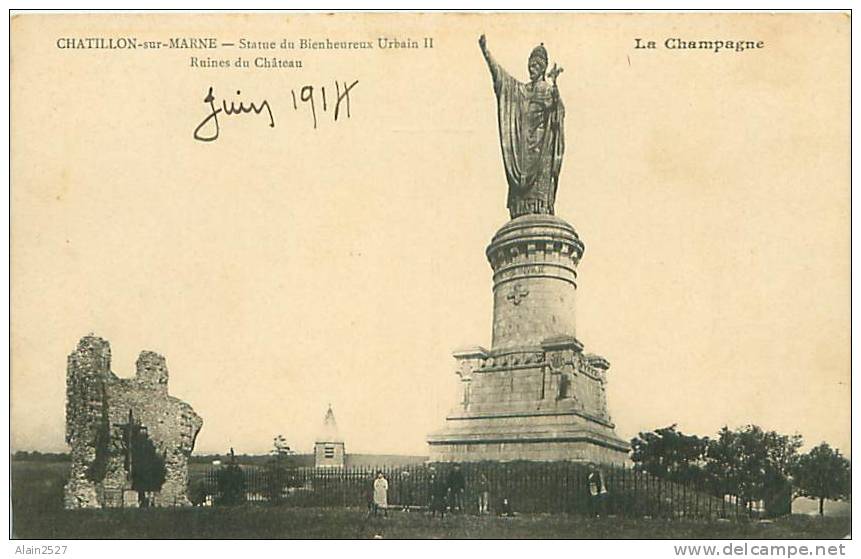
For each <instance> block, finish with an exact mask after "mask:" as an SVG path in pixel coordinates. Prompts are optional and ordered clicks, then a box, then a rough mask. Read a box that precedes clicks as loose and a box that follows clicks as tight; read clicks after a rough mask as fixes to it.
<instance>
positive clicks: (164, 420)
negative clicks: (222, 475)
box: [64, 334, 203, 509]
mask: <svg viewBox="0 0 861 559" xmlns="http://www.w3.org/2000/svg"><path fill="white" fill-rule="evenodd" d="M167 382H168V371H167V365H166V363H165V359H164V357H162V356H161V355H159V354H157V353H153V352H151V351H143V352H141V354H140V357H139V358H138V360H137V374H136V375H135V377H134V378H119V377H117V376H116V375H115V374H114V373H113V372H112V371H111V348H110V344H108V342H107V341H105V340H103V339H102V338H99V337H97V336H94V335H92V334H91V335H88V336H85V337H83V338H81V341H80V342H78V347H77V349H76V350H75V351H73V352H72V353H71V354H70V355H69V358H68V366H67V370H66V443H67V444H68V445H69V446H70V447H71V457H72V466H71V472H70V475H69V481H68V483H67V484H66V487H65V498H64V501H65V507H66V508H67V509H75V508H101V507H137V506H141V505H150V506H186V505H190V504H191V502H190V501H189V499H188V495H187V492H188V458H189V456H190V455H191V451H192V450H193V449H194V441H195V439H196V438H197V434H198V432H200V428H201V427H202V425H203V420H202V419H201V418H200V416H198V415H197V414H196V413H195V412H194V410H193V409H192V408H191V406H189V405H188V404H186V403H185V402H183V401H182V400H179V399H177V398H174V397H173V396H170V395H169V394H168V391H167ZM139 497H144V499H143V502H141V500H140V499H139Z"/></svg>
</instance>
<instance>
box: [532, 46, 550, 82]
mask: <svg viewBox="0 0 861 559" xmlns="http://www.w3.org/2000/svg"><path fill="white" fill-rule="evenodd" d="M546 71H547V49H545V48H544V43H541V44H540V45H538V46H537V47H535V48H534V49H532V53H530V55H529V79H530V80H532V81H536V80H539V79H542V78H543V77H544V72H546Z"/></svg>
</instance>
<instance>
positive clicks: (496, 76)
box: [478, 35, 508, 88]
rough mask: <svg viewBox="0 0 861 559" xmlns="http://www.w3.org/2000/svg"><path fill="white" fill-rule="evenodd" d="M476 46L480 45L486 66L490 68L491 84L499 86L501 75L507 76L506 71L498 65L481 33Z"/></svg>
mask: <svg viewBox="0 0 861 559" xmlns="http://www.w3.org/2000/svg"><path fill="white" fill-rule="evenodd" d="M478 46H479V47H481V54H483V55H484V60H485V61H486V62H487V67H488V68H489V69H490V75H491V76H492V77H493V85H494V87H495V88H497V87H499V86H498V84H499V82H500V80H501V79H502V77H503V76H507V75H508V73H507V72H506V71H505V69H503V68H502V66H500V65H499V64H498V63H497V62H496V60H495V59H494V58H493V56H492V55H491V54H490V51H489V50H487V38H486V37H485V36H484V35H482V36H481V37H479V39H478Z"/></svg>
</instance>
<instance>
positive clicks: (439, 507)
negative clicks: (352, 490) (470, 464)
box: [368, 464, 607, 518]
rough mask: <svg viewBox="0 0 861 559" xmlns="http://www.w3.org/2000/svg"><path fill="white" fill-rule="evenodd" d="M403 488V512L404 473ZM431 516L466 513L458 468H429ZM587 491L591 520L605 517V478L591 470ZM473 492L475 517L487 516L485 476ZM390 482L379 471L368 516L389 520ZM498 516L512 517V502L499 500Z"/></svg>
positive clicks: (487, 483)
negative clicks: (445, 471)
mask: <svg viewBox="0 0 861 559" xmlns="http://www.w3.org/2000/svg"><path fill="white" fill-rule="evenodd" d="M403 475H404V479H403V481H404V488H405V489H406V491H407V492H406V493H404V495H403V496H402V497H405V500H404V502H403V503H402V506H403V510H405V511H406V510H409V500H410V499H409V497H410V496H411V493H409V489H408V488H409V487H410V484H409V473H408V472H404V474H403ZM429 485H430V487H429V490H430V506H429V508H430V512H431V516H432V517H436V516H437V515H439V516H440V518H444V517H445V513H446V512H458V513H463V512H466V506H465V496H466V477H465V476H464V474H463V470H462V469H461V467H460V464H455V465H454V467H453V468H452V469H451V470H450V471H449V473H448V476H445V477H443V476H442V475H439V474H438V472H437V471H436V469H435V468H431V474H430V484H429ZM587 485H588V489H589V509H590V512H591V514H592V516H597V517H600V516H601V515H602V514H606V508H607V506H606V500H607V486H606V484H605V483H604V476H603V474H602V473H601V470H600V469H598V468H592V470H591V471H590V473H589V476H588V478H587ZM476 490H477V494H478V503H477V504H478V514H480V515H481V514H489V513H490V480H488V478H487V475H486V474H485V473H484V472H479V474H478V478H477V479H476ZM388 493H389V481H388V480H387V479H386V477H385V475H383V472H382V471H378V472H377V475H376V477H375V478H374V483H373V493H372V495H371V499H370V500H369V503H368V504H369V508H370V513H371V514H373V515H374V516H377V515H378V514H379V512H380V511H382V512H383V515H384V516H388V509H389V502H388ZM499 513H500V514H502V515H503V516H513V515H514V511H513V508H512V506H511V502H510V500H509V499H508V498H507V497H504V498H503V499H502V500H501V504H500V510H499Z"/></svg>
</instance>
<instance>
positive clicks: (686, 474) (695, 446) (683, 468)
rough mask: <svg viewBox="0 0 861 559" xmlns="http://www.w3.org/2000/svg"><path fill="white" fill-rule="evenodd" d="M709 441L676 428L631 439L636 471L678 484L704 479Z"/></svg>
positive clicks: (671, 426) (659, 430)
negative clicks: (703, 468)
mask: <svg viewBox="0 0 861 559" xmlns="http://www.w3.org/2000/svg"><path fill="white" fill-rule="evenodd" d="M708 441H709V439H708V437H698V436H696V435H685V434H684V433H682V432H680V431H678V430H676V425H675V424H673V425H670V426H669V427H663V428H661V429H655V430H654V431H650V432H641V433H640V434H639V435H638V436H637V437H634V438H633V439H631V448H632V453H631V460H633V461H634V469H635V470H637V471H640V472H647V473H650V474H652V475H653V476H655V477H659V478H661V479H667V480H670V481H678V482H692V481H694V482H695V481H699V480H700V479H702V475H703V471H702V466H703V464H704V459H705V454H706V448H707V447H708Z"/></svg>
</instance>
